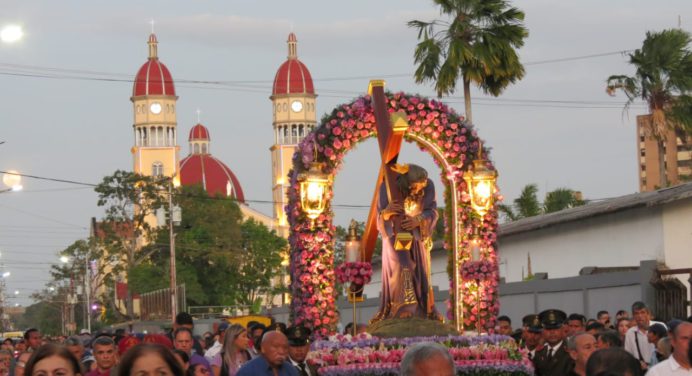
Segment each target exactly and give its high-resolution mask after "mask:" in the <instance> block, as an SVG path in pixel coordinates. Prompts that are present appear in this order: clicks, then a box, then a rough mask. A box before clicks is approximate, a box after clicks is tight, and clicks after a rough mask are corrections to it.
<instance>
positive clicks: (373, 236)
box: [360, 80, 408, 262]
mask: <svg viewBox="0 0 692 376" xmlns="http://www.w3.org/2000/svg"><path fill="white" fill-rule="evenodd" d="M368 92H369V94H370V96H371V97H372V107H373V110H374V113H375V124H376V126H377V141H378V144H379V146H380V157H381V160H382V164H381V166H380V173H379V175H378V177H377V181H376V182H375V193H374V194H373V197H372V202H371V204H370V213H369V214H368V221H367V222H366V223H365V230H364V232H363V237H362V240H361V250H360V251H361V252H360V254H361V259H362V260H363V261H366V262H371V261H372V253H373V251H374V250H375V243H376V241H377V214H378V213H377V202H378V201H379V193H380V185H381V184H382V181H383V180H384V182H385V185H386V187H387V198H388V199H389V202H390V203H391V202H399V203H401V204H402V206H403V199H404V198H403V197H401V192H399V190H398V189H397V188H396V176H397V173H396V172H394V171H392V169H391V168H390V167H391V166H392V165H393V164H395V163H396V161H397V158H398V157H399V151H400V150H401V142H402V141H403V138H404V133H406V130H407V129H408V120H407V115H406V114H405V113H403V112H397V113H394V114H392V116H391V118H390V116H389V110H388V109H387V98H386V96H385V94H384V81H382V80H372V81H370V86H369V88H368ZM392 221H393V223H394V232H395V233H398V232H400V230H401V216H394V217H392Z"/></svg>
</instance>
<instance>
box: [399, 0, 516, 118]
mask: <svg viewBox="0 0 692 376" xmlns="http://www.w3.org/2000/svg"><path fill="white" fill-rule="evenodd" d="M433 1H434V2H435V4H437V5H439V6H440V12H441V13H442V14H443V15H446V16H448V18H449V20H434V21H431V22H425V21H418V20H413V21H410V22H409V23H408V25H409V26H410V27H414V28H417V29H418V40H420V42H419V43H418V45H417V46H416V50H415V53H414V58H415V62H416V64H419V65H418V67H417V69H416V72H415V79H416V82H417V83H422V82H425V81H435V90H436V91H437V95H438V96H442V95H447V94H452V93H454V91H455V88H456V83H457V81H458V80H459V79H461V80H462V82H463V84H464V104H465V107H466V118H467V120H468V121H469V122H472V114H471V83H472V82H473V83H475V84H476V85H477V86H478V87H479V88H480V89H481V90H483V92H484V93H486V94H491V95H493V96H498V95H500V94H501V93H502V91H503V90H504V89H505V88H506V87H507V86H509V84H512V83H514V82H516V81H518V80H520V79H521V78H523V77H524V66H523V65H522V64H521V63H520V62H519V56H518V55H517V53H516V50H515V49H516V48H520V47H521V46H523V45H524V38H526V37H527V36H528V30H527V29H526V28H525V27H524V24H523V21H524V12H522V11H520V10H519V9H517V8H514V7H510V6H509V3H508V1H506V0H433ZM435 27H441V28H443V29H442V30H436V29H435Z"/></svg>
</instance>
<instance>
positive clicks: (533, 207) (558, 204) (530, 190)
mask: <svg viewBox="0 0 692 376" xmlns="http://www.w3.org/2000/svg"><path fill="white" fill-rule="evenodd" d="M537 193H538V186H537V185H536V184H528V185H526V186H525V187H524V189H522V191H521V195H519V197H518V198H516V199H514V204H513V205H505V204H500V205H499V206H498V210H499V211H500V212H501V213H502V214H504V215H505V218H507V219H508V220H510V221H516V220H518V219H522V218H528V217H534V216H537V215H541V214H547V213H553V212H556V211H560V210H564V209H568V208H572V207H575V206H581V205H584V204H585V203H586V202H585V201H584V200H582V199H581V194H580V193H578V192H577V191H575V190H572V189H569V188H557V189H555V190H553V191H550V192H548V193H546V195H545V200H544V202H543V205H541V203H540V202H539V201H538V196H537Z"/></svg>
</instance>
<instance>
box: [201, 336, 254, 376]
mask: <svg viewBox="0 0 692 376" xmlns="http://www.w3.org/2000/svg"><path fill="white" fill-rule="evenodd" d="M248 342H249V339H248V337H247V330H245V328H244V327H243V326H242V325H239V324H233V325H231V326H230V327H229V328H228V329H226V334H225V335H224V337H223V345H222V347H221V351H220V352H219V353H218V354H216V355H215V356H214V358H213V359H212V361H211V369H212V372H214V376H235V374H236V372H238V369H239V368H240V366H242V365H243V364H245V362H247V361H248V360H250V353H249V352H248V351H247V349H248Z"/></svg>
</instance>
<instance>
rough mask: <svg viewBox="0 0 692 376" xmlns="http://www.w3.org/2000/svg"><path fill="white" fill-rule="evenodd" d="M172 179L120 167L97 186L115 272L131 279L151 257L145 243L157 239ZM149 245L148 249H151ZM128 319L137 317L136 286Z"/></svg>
mask: <svg viewBox="0 0 692 376" xmlns="http://www.w3.org/2000/svg"><path fill="white" fill-rule="evenodd" d="M169 183H170V179H169V178H165V177H151V176H144V175H140V174H136V173H133V172H128V171H122V170H117V171H115V173H113V175H110V176H106V177H104V178H103V181H102V182H101V183H100V184H99V185H98V186H96V188H95V189H94V190H95V191H96V193H97V194H98V206H103V207H105V209H106V214H105V218H104V223H105V224H104V225H103V226H101V230H102V233H101V234H100V235H99V237H100V241H101V246H102V247H103V250H104V252H105V255H104V256H105V259H106V260H113V261H115V262H114V263H113V265H112V271H111V272H112V273H113V275H124V277H125V278H129V275H130V272H131V271H132V269H133V268H134V267H135V266H137V265H139V264H141V263H142V262H145V261H146V260H148V258H149V256H150V253H149V252H147V251H145V248H144V246H145V245H147V244H151V243H153V242H155V240H156V239H155V228H154V227H153V225H152V223H153V222H154V212H155V210H156V209H158V208H160V207H161V206H162V205H163V204H164V202H165V201H166V198H167V197H164V195H163V194H164V192H166V190H165V187H167V184H169ZM150 249H151V248H148V249H147V250H150ZM125 305H126V311H127V314H126V316H127V318H128V319H132V318H134V307H133V299H132V289H131V288H130V287H129V286H128V292H127V299H126V302H125Z"/></svg>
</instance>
